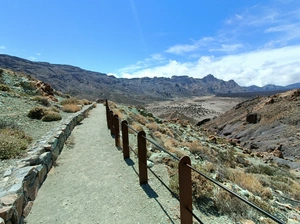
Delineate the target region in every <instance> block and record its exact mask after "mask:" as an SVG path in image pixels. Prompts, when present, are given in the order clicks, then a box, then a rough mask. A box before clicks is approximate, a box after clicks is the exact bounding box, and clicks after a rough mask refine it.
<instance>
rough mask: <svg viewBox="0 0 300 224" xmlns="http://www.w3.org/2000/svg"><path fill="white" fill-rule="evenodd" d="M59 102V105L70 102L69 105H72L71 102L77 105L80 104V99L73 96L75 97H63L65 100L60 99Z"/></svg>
mask: <svg viewBox="0 0 300 224" xmlns="http://www.w3.org/2000/svg"><path fill="white" fill-rule="evenodd" d="M60 104H61V105H67V104H71V105H73V104H77V105H78V104H79V105H81V101H80V100H79V99H77V98H75V97H71V98H69V99H65V100H63V101H61V102H60Z"/></svg>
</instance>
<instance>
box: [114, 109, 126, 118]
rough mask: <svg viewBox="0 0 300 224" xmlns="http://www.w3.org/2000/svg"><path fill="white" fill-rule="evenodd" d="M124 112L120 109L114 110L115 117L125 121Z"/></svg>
mask: <svg viewBox="0 0 300 224" xmlns="http://www.w3.org/2000/svg"><path fill="white" fill-rule="evenodd" d="M123 111H124V110H122V109H118V108H115V109H113V114H114V115H115V114H116V115H118V117H119V119H121V120H124V113H123Z"/></svg>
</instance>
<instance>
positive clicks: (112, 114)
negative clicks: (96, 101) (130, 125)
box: [109, 110, 114, 135]
mask: <svg viewBox="0 0 300 224" xmlns="http://www.w3.org/2000/svg"><path fill="white" fill-rule="evenodd" d="M109 123H110V134H111V135H114V113H113V111H112V110H109Z"/></svg>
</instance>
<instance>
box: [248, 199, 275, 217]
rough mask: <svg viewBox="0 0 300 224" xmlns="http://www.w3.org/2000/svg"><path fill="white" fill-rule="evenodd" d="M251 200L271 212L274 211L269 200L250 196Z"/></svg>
mask: <svg viewBox="0 0 300 224" xmlns="http://www.w3.org/2000/svg"><path fill="white" fill-rule="evenodd" d="M249 201H251V202H252V203H253V204H255V205H257V206H258V207H260V208H261V209H263V210H265V211H267V212H269V213H271V214H272V213H273V212H274V208H273V207H272V205H271V204H270V203H269V202H268V201H263V200H261V198H260V197H256V196H250V198H249Z"/></svg>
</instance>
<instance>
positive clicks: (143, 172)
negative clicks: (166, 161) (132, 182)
mask: <svg viewBox="0 0 300 224" xmlns="http://www.w3.org/2000/svg"><path fill="white" fill-rule="evenodd" d="M138 157H139V176H140V184H141V185H142V184H147V183H148V170H147V148H146V133H145V132H144V131H140V132H139V133H138Z"/></svg>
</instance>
